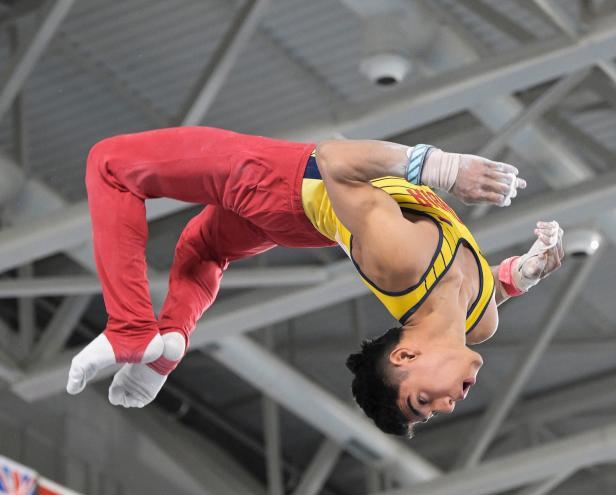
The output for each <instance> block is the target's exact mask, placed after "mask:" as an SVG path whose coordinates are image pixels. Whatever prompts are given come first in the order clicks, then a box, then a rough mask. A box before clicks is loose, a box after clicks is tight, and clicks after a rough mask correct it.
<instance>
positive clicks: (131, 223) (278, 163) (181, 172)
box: [86, 127, 333, 363]
mask: <svg viewBox="0 0 616 495" xmlns="http://www.w3.org/2000/svg"><path fill="white" fill-rule="evenodd" d="M313 149H314V144H305V143H291V142H285V141H277V140H273V139H268V138H263V137H259V136H248V135H242V134H238V133H234V132H230V131H225V130H222V129H213V128H208V127H180V128H171V129H161V130H155V131H148V132H142V133H137V134H129V135H122V136H116V137H112V138H109V139H105V140H103V141H101V142H99V143H97V144H96V145H95V146H94V147H93V148H92V150H91V151H90V154H89V156H88V164H87V172H86V186H87V191H88V203H89V208H90V215H91V219H92V235H93V241H94V257H95V261H96V267H97V271H98V274H99V278H100V280H101V284H102V288H103V297H104V300H105V307H106V309H107V313H108V315H109V318H108V322H107V326H106V328H105V331H104V333H105V335H106V337H107V338H108V340H109V341H110V343H111V345H112V347H113V350H114V353H115V356H116V360H117V362H132V363H136V362H140V361H141V359H142V356H143V352H144V350H145V348H146V347H147V345H148V344H149V342H150V341H151V340H152V338H153V337H154V335H155V334H156V333H158V332H160V333H163V334H164V333H167V332H172V331H179V332H181V333H182V334H183V335H184V337H185V339H186V344H187V345H188V338H189V335H190V333H191V332H192V331H193V329H194V328H195V325H196V323H197V320H198V319H199V318H200V317H201V315H202V314H203V312H204V311H205V310H206V309H207V308H208V307H209V306H210V305H211V304H212V302H213V301H214V299H215V298H216V295H217V293H218V289H219V285H220V280H221V278H222V273H223V271H224V270H225V269H226V268H227V266H228V265H229V263H230V262H231V261H234V260H239V259H242V258H246V257H248V256H253V255H255V254H258V253H261V252H263V251H266V250H268V249H271V248H272V247H274V246H276V245H283V246H289V247H323V246H332V245H333V243H332V242H331V241H330V240H329V239H327V238H325V237H323V236H322V235H321V234H320V233H319V232H318V231H317V230H316V229H315V228H314V227H313V226H312V224H311V223H310V222H309V220H308V218H307V217H306V215H305V213H304V211H303V208H302V201H301V183H302V178H303V173H304V169H305V166H306V163H307V161H308V157H309V155H310V153H311V151H312V150H313ZM160 197H165V198H174V199H178V200H181V201H186V202H190V203H198V204H203V205H209V206H207V207H205V208H204V209H203V210H202V211H201V212H200V213H199V214H198V215H197V216H195V217H194V218H193V219H192V220H190V222H189V223H188V224H187V225H186V227H185V228H184V231H183V232H182V234H181V236H180V238H179V240H178V243H177V246H176V250H175V257H174V260H173V264H172V267H171V272H170V276H169V292H168V294H167V297H166V299H165V301H164V304H163V307H162V310H161V313H160V316H159V318H158V320H157V319H156V317H155V315H154V311H153V308H152V303H151V298H150V292H149V286H148V281H147V273H146V259H145V246H146V242H147V237H148V227H147V222H146V216H145V204H144V200H145V199H148V198H160Z"/></svg>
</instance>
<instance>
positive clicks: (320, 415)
mask: <svg viewBox="0 0 616 495" xmlns="http://www.w3.org/2000/svg"><path fill="white" fill-rule="evenodd" d="M210 350H211V356H212V357H213V358H214V359H216V360H217V361H218V362H220V363H222V364H224V365H225V366H226V367H227V368H229V369H231V370H232V371H233V372H235V373H236V374H238V375H239V376H240V377H241V378H243V379H244V380H246V381H247V382H248V383H250V384H252V385H253V386H255V387H256V388H258V389H259V390H261V391H263V392H266V393H267V394H269V395H270V397H272V398H273V399H275V400H276V402H278V403H279V404H281V405H283V406H284V407H285V408H287V409H289V410H290V411H291V412H293V413H294V414H295V415H297V416H298V417H300V418H301V419H303V420H304V421H306V422H307V423H308V424H310V425H312V426H313V427H314V428H316V429H318V430H319V431H321V432H322V433H324V434H325V435H327V436H328V437H329V438H330V439H331V440H333V441H334V442H336V443H337V444H339V445H341V446H342V447H343V448H344V449H345V450H347V451H348V452H349V453H350V454H352V455H353V456H355V457H356V458H358V459H359V460H361V461H363V462H366V463H368V464H372V465H375V466H378V467H388V468H391V469H392V472H394V473H395V476H396V478H397V479H398V480H400V481H401V482H404V483H412V482H417V481H419V480H427V479H432V478H435V477H436V476H438V475H439V474H440V471H439V470H438V469H437V468H436V467H434V466H433V465H431V464H430V463H429V462H427V461H426V460H424V459H423V458H421V457H420V456H418V455H417V454H415V453H414V452H412V451H411V450H409V449H407V448H405V447H404V446H403V445H402V444H401V443H399V442H397V441H396V440H394V439H393V437H391V436H387V435H385V434H383V433H382V432H381V431H380V430H379V429H378V428H377V427H376V426H375V425H374V424H373V423H372V422H371V421H369V420H368V419H367V418H366V417H364V416H363V415H362V414H361V413H359V411H355V410H354V409H352V408H351V407H349V406H348V405H346V404H344V403H343V402H342V401H340V400H339V399H337V398H336V397H334V396H332V395H331V394H329V393H328V392H326V391H325V390H323V389H322V388H321V387H319V386H317V385H315V384H314V383H312V382H311V381H309V380H307V379H306V378H305V377H303V376H302V375H301V374H300V373H299V372H298V371H297V370H295V369H294V368H292V367H291V366H289V365H288V364H286V363H285V362H283V361H282V360H281V359H280V358H278V357H277V356H275V355H274V354H272V353H271V352H269V351H267V350H266V349H264V348H263V347H261V346H259V345H257V344H256V343H255V342H253V341H252V340H251V339H249V338H247V337H243V336H234V337H228V338H225V339H221V340H220V341H219V342H217V343H216V344H215V345H214V346H211V348H210Z"/></svg>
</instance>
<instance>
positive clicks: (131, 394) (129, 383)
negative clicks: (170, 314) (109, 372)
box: [109, 332, 185, 407]
mask: <svg viewBox="0 0 616 495" xmlns="http://www.w3.org/2000/svg"><path fill="white" fill-rule="evenodd" d="M162 340H163V342H164V350H163V353H162V356H161V357H160V358H158V359H157V360H156V361H154V362H152V363H150V364H125V365H124V366H123V367H122V369H121V370H120V371H118V372H117V373H116V374H115V376H114V377H113V382H112V383H111V386H110V387H109V402H111V403H112V404H113V405H114V406H123V407H144V406H146V405H148V404H149V403H150V402H152V401H153V400H154V399H155V398H156V396H157V395H158V392H160V389H161V388H162V387H163V385H164V384H165V382H166V381H167V376H169V373H171V371H172V370H173V369H175V367H176V366H177V365H178V363H179V362H180V360H181V359H182V357H183V356H184V353H185V340H184V336H183V335H182V334H181V333H179V332H169V333H166V334H164V335H163V336H162Z"/></svg>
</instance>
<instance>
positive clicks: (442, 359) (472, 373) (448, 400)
mask: <svg viewBox="0 0 616 495" xmlns="http://www.w3.org/2000/svg"><path fill="white" fill-rule="evenodd" d="M389 361H390V363H391V364H392V365H393V370H392V373H393V378H394V380H396V381H399V384H400V385H399V391H398V407H399V408H400V410H401V411H402V413H403V414H404V415H405V416H406V417H407V418H408V419H409V421H410V422H411V423H418V422H425V421H427V420H428V419H430V418H431V417H432V416H434V415H435V414H449V413H451V412H453V410H454V408H455V404H456V402H458V401H460V400H463V399H465V398H466V395H467V393H468V391H469V389H470V388H471V387H472V386H473V385H474V384H475V381H476V378H477V372H478V371H479V368H481V366H482V365H483V359H482V358H481V356H480V355H479V354H478V353H476V352H474V351H471V350H470V349H469V348H467V347H463V348H452V347H446V346H435V345H432V346H430V347H429V348H427V349H419V348H417V346H397V347H396V348H395V349H394V350H393V351H392V352H391V353H390V355H389Z"/></svg>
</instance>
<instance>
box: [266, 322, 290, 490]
mask: <svg viewBox="0 0 616 495" xmlns="http://www.w3.org/2000/svg"><path fill="white" fill-rule="evenodd" d="M264 340H265V345H267V348H268V349H272V348H273V347H274V345H275V339H274V333H273V329H272V328H271V327H268V328H266V329H265V339H264ZM261 410H262V412H263V440H264V444H265V449H264V450H265V471H266V473H267V493H268V495H284V482H283V475H282V452H281V448H282V447H281V443H280V410H279V408H278V404H276V402H275V401H274V400H273V399H272V398H271V397H270V396H269V395H268V394H265V393H264V394H263V397H262V398H261Z"/></svg>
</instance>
